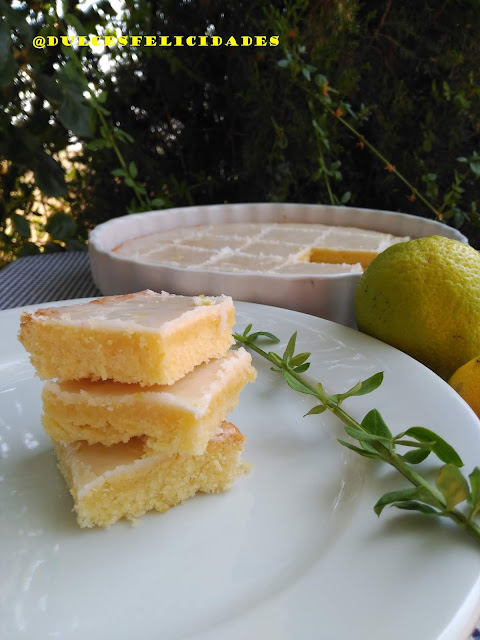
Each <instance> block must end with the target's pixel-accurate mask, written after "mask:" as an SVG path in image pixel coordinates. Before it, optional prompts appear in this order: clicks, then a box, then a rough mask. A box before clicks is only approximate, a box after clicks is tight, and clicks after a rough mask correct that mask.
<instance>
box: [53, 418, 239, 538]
mask: <svg viewBox="0 0 480 640" xmlns="http://www.w3.org/2000/svg"><path fill="white" fill-rule="evenodd" d="M244 442H245V436H244V435H243V434H241V433H240V431H239V430H238V429H237V428H236V427H235V425H233V424H231V423H229V422H224V423H222V425H221V426H220V428H219V429H218V430H217V433H216V435H215V436H214V437H213V438H212V439H211V440H210V442H209V443H208V446H207V448H206V450H205V452H204V453H203V454H202V455H200V456H190V455H182V454H175V455H173V456H162V455H156V456H147V457H144V453H145V451H144V444H143V442H142V440H141V439H139V438H132V439H131V440H130V441H129V442H127V443H119V444H115V445H112V446H111V447H106V446H104V445H101V444H93V445H89V444H87V443H85V442H74V443H71V444H65V443H60V442H55V441H53V445H54V449H55V453H56V455H57V460H58V466H59V468H60V471H61V472H62V474H63V476H64V478H65V480H66V483H67V485H68V488H69V490H70V493H71V494H72V496H73V500H74V510H75V512H76V516H77V521H78V524H79V525H80V527H93V526H96V525H97V526H102V527H105V526H110V525H111V524H113V523H115V522H117V520H120V519H121V518H128V519H134V518H137V517H139V516H141V515H143V514H144V513H146V512H147V511H150V510H152V509H155V510H156V511H160V512H164V511H167V509H170V507H173V506H175V505H178V504H180V503H182V502H184V501H185V500H187V499H188V498H190V497H192V496H193V495H195V494H196V493H197V492H204V493H218V492H222V491H226V490H228V489H230V488H231V486H232V484H233V482H234V480H235V479H236V478H237V477H238V476H241V475H243V474H244V473H246V472H247V471H248V469H249V465H248V463H246V462H244V461H243V460H242V451H243V446H244Z"/></svg>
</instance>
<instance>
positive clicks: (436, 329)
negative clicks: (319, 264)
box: [355, 236, 480, 378]
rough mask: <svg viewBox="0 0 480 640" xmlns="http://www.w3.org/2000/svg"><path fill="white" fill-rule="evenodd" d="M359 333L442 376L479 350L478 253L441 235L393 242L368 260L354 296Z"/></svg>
mask: <svg viewBox="0 0 480 640" xmlns="http://www.w3.org/2000/svg"><path fill="white" fill-rule="evenodd" d="M355 317H356V321H357V326H358V328H359V329H360V331H363V332H365V333H368V334H369V335H371V336H374V337H375V338H378V339H379V340H383V341H384V342H387V343H388V344H391V345H393V346H394V347H397V348H398V349H401V350H402V351H404V352H405V353H408V354H409V355H411V356H412V357H414V358H416V359H417V360H419V361H420V362H423V363H424V364H425V365H426V366H427V367H430V368H431V369H433V371H435V372H436V373H438V374H439V375H440V376H442V377H443V378H449V377H450V376H451V375H452V373H453V372H454V371H455V370H456V369H458V367H460V366H461V365H463V364H465V363H466V362H468V361H469V360H471V359H472V358H474V357H476V356H477V355H478V354H479V353H480V255H479V253H478V251H476V250H475V249H473V248H472V247H470V246H469V245H467V244H463V243H462V242H458V241H457V240H449V239H447V238H443V237H441V236H429V237H428V238H418V239H416V240H410V241H408V242H402V243H399V244H395V245H393V246H391V247H389V248H388V249H386V250H385V251H383V252H382V253H381V254H379V255H378V256H377V257H376V258H375V260H373V262H372V263H371V264H370V266H369V267H368V268H367V270H366V271H365V273H364V274H363V275H362V277H361V279H360V283H359V286H358V289H357V291H356V296H355Z"/></svg>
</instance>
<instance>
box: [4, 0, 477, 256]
mask: <svg viewBox="0 0 480 640" xmlns="http://www.w3.org/2000/svg"><path fill="white" fill-rule="evenodd" d="M0 16H1V17H0V102H1V113H0V264H6V263H7V262H8V261H10V260H12V259H14V258H15V257H18V256H22V255H29V254H34V253H39V252H43V251H65V250H81V249H82V248H85V240H86V237H87V232H88V229H89V228H91V227H93V226H94V225H96V224H98V223H100V222H103V221H104V220H107V219H109V218H111V217H115V216H119V215H124V214H125V213H128V212H135V211H140V210H145V209H148V208H163V207H170V206H181V205H191V204H204V203H221V202H248V201H290V202H312V203H326V204H330V203H332V202H338V203H341V204H344V203H348V205H352V206H358V207H372V208H379V209H390V210H396V211H404V212H407V213H412V214H414V215H419V216H428V217H434V216H435V215H436V217H438V218H439V219H441V220H443V221H444V222H445V223H447V224H451V225H453V226H456V227H457V228H459V229H461V230H462V231H463V232H464V233H466V235H468V237H469V238H470V240H471V243H472V244H474V246H478V245H479V244H480V234H479V231H478V219H479V215H478V210H477V209H478V207H479V205H480V203H479V185H480V182H479V179H480V158H479V156H478V149H479V142H480V39H479V38H478V33H480V5H479V3H478V2H476V0H459V1H458V2H456V3H452V2H445V1H444V0H442V1H440V0H435V1H433V0H427V1H426V2H423V3H418V2H416V1H415V0H405V1H404V2H401V3H400V2H393V1H392V0H369V1H368V2H367V1H366V0H364V1H361V0H358V1H354V0H317V1H313V2H307V1H305V0H292V1H291V2H276V1H271V2H264V1H261V2H260V1H259V0H251V1H248V2H247V1H246V0H239V1H237V2H223V1H222V2H220V1H219V0H190V1H189V2H185V1H182V0H163V1H159V0H155V1H147V0H124V1H121V0H118V1H116V2H115V1H114V0H112V2H107V1H103V0H102V1H99V2H91V1H90V2H80V3H77V2H74V1H72V0H63V2H60V1H59V2H52V3H51V2H40V1H39V2H21V1H14V2H7V0H0ZM120 33H121V34H123V35H133V34H135V35H157V36H158V35H160V34H161V35H170V36H173V35H184V36H188V35H197V36H198V35H203V34H210V35H213V34H217V35H220V36H222V37H228V36H232V35H233V36H235V37H236V38H237V39H238V40H239V41H240V38H241V36H244V35H266V36H267V37H268V36H271V35H279V36H280V44H279V45H278V46H276V47H274V46H265V47H253V46H250V47H240V46H239V47H225V46H222V47H199V46H197V47H188V46H182V47H158V46H157V47H149V46H140V47H129V46H123V47H118V46H112V47H106V48H103V47H97V48H93V49H92V48H89V47H72V46H65V45H62V44H61V41H60V38H59V43H58V44H57V45H56V46H52V47H46V48H44V49H35V48H34V47H33V46H32V40H33V38H34V37H35V36H37V35H41V36H43V37H48V36H57V37H59V36H60V35H70V36H72V35H99V36H105V35H114V36H118V35H120ZM327 98H328V100H330V101H331V103H330V104H331V106H332V108H334V114H336V116H335V115H334V116H332V115H331V113H329V112H328V111H326V110H325V108H324V107H325V99H327ZM338 116H340V117H341V118H343V119H345V121H346V122H348V123H350V124H351V125H352V126H353V127H354V128H355V130H356V131H357V132H358V134H359V136H355V135H352V133H351V131H349V130H348V129H347V128H346V127H345V126H343V125H342V122H341V120H340V118H339V117H338ZM362 136H363V137H364V139H365V140H366V141H368V142H369V143H370V144H371V145H373V146H374V147H375V148H376V149H378V150H379V151H380V152H381V154H382V155H383V157H385V158H388V163H387V164H386V163H384V162H381V161H379V158H378V157H376V156H375V155H374V154H372V153H371V151H370V150H369V149H368V148H367V147H366V146H365V144H364V143H363V142H362ZM392 169H394V171H393V170H392ZM395 171H398V172H400V173H401V174H403V175H404V176H405V177H406V178H408V181H409V182H410V183H411V184H412V185H414V186H415V188H416V189H418V190H419V191H420V192H422V194H423V195H424V196H425V198H427V199H428V200H429V202H431V203H432V210H429V209H428V208H427V207H426V206H425V204H424V203H423V202H422V201H421V200H420V199H419V198H418V197H417V196H416V194H415V193H414V192H412V191H410V190H409V189H407V188H406V186H405V184H404V183H403V182H402V181H401V180H399V179H398V177H397V176H396V175H395ZM432 211H435V212H436V213H432Z"/></svg>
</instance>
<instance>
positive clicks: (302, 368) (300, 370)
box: [293, 362, 310, 373]
mask: <svg viewBox="0 0 480 640" xmlns="http://www.w3.org/2000/svg"><path fill="white" fill-rule="evenodd" d="M309 368H310V363H309V362H305V363H304V364H301V365H300V366H298V367H293V370H294V371H295V373H304V372H305V371H307V369H309Z"/></svg>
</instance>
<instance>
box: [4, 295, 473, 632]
mask: <svg viewBox="0 0 480 640" xmlns="http://www.w3.org/2000/svg"><path fill="white" fill-rule="evenodd" d="M44 306H45V305H44ZM19 316H20V311H19V310H11V311H4V312H1V314H0V320H1V328H2V332H1V338H0V340H1V342H0V354H1V355H0V358H1V361H0V398H1V400H0V443H1V449H0V453H1V456H2V460H1V467H0V474H1V475H0V537H1V540H0V549H1V552H0V576H1V580H0V590H1V591H0V603H1V604H0V607H1V612H0V637H1V638H2V640H7V639H16V640H19V639H22V640H23V639H35V640H38V639H39V638H42V639H43V638H61V639H62V640H73V639H82V640H85V639H86V638H88V639H89V640H110V639H111V640H113V639H115V640H123V639H125V640H127V639H128V640H131V638H141V639H142V640H157V639H158V638H162V640H172V639H175V640H179V639H187V638H190V639H195V640H207V639H208V640H225V639H227V638H228V640H245V639H247V638H248V639H249V640H251V639H254V640H265V639H270V638H272V639H273V638H275V640H294V639H295V640H311V639H313V638H315V639H317V638H319V639H323V638H325V639H327V640H335V639H338V640H345V639H346V638H359V639H362V640H367V639H368V640H385V639H386V638H388V639H389V640H405V638H408V639H409V640H410V639H411V640H417V639H418V640H433V639H441V640H447V639H451V638H455V639H460V638H466V637H467V636H468V634H469V632H471V630H472V629H473V626H474V624H475V623H476V621H477V617H478V616H479V615H480V607H479V605H480V580H479V576H480V553H479V551H480V550H479V548H478V546H476V545H475V544H474V543H473V542H471V541H470V539H469V538H468V537H467V536H466V535H465V534H463V533H462V532H461V531H457V530H456V529H455V528H454V527H453V526H452V527H450V526H448V525H444V524H443V523H441V522H440V521H437V520H433V519H430V518H428V517H423V518H422V516H419V515H418V516H417V515H402V513H403V512H399V511H396V510H394V509H387V510H386V511H385V512H384V514H382V516H381V518H380V519H378V518H377V517H376V516H375V515H374V513H373V510H372V507H373V504H374V503H375V502H376V500H377V499H378V497H379V496H380V495H381V494H382V493H384V492H385V491H387V490H390V489H392V488H395V487H399V486H402V485H403V486H404V483H403V481H402V480H401V479H400V480H399V479H397V478H396V477H395V475H394V474H392V473H389V472H388V471H384V470H383V469H382V467H380V466H377V465H376V464H373V463H371V462H370V461H368V460H364V459H363V458H360V457H358V456H356V454H353V453H350V452H349V451H347V450H346V449H344V448H343V447H341V446H340V445H339V444H338V443H337V442H336V437H337V436H339V435H340V434H341V429H340V427H339V425H338V424H337V423H336V420H335V419H334V418H333V417H332V416H327V417H325V416H324V415H321V416H312V417H308V418H302V415H303V414H304V413H306V411H307V410H308V409H309V408H310V406H311V405H312V402H311V400H310V399H309V398H308V397H307V396H302V395H300V394H298V393H294V392H293V391H291V390H290V389H288V388H287V387H286V386H285V384H283V383H282V381H281V380H280V379H279V378H278V377H277V376H278V374H274V373H273V372H271V371H270V369H269V366H268V365H267V364H266V363H264V362H263V361H260V360H259V359H257V358H255V365H256V366H257V369H258V372H259V375H258V380H257V382H256V383H255V384H253V385H248V387H247V388H246V389H245V390H244V392H243V393H242V397H241V401H240V406H239V407H238V408H237V409H236V410H235V412H234V413H233V414H232V421H233V422H235V424H237V425H238V427H239V428H240V429H241V430H242V431H243V432H244V433H245V434H246V435H247V437H248V442H247V447H246V458H247V459H248V460H250V461H251V462H252V463H253V464H254V468H253V471H252V473H251V475H250V476H249V477H247V478H246V479H240V480H239V481H237V483H236V485H235V487H234V488H233V489H232V491H230V492H229V493H226V494H222V495H215V496H197V497H195V498H193V499H192V500H190V501H188V502H187V503H185V504H184V505H182V506H179V507H176V508H175V509H171V510H170V511H169V512H167V513H166V514H163V515H160V514H156V513H151V514H147V515H146V516H144V517H143V518H141V519H140V523H139V525H138V527H132V526H131V525H130V524H129V523H127V522H122V523H118V524H116V525H114V526H113V527H112V528H111V529H109V530H102V529H92V530H81V529H79V528H78V527H77V525H76V522H75V519H74V516H73V514H72V512H71V507H72V502H71V498H70V496H69V494H68V492H67V490H66V487H65V484H64V482H63V479H62V478H61V476H60V474H59V472H58V471H57V469H56V466H55V460H54V457H53V454H52V451H51V446H50V443H49V440H48V438H47V437H46V436H45V435H44V433H43V432H42V428H41V425H40V412H41V407H40V389H41V382H40V381H39V380H38V379H36V378H35V377H34V375H33V370H32V368H31V366H30V364H29V362H28V359H27V355H26V354H25V352H24V351H23V348H22V347H21V345H20V344H19V343H17V342H16V339H15V336H16V333H17V330H18V323H19ZM237 318H238V324H237V327H238V328H239V329H243V327H244V326H245V325H246V324H248V323H249V322H253V324H254V327H255V328H257V329H258V330H260V329H263V330H270V331H273V332H274V333H277V334H278V335H279V336H281V337H282V339H283V340H287V339H288V337H289V336H290V334H291V333H292V332H293V331H294V330H298V332H299V345H298V346H299V348H300V349H301V350H313V352H314V356H313V358H312V360H313V366H312V373H313V374H314V375H315V377H316V378H318V379H320V380H322V381H323V382H324V383H325V385H326V386H327V388H328V389H329V390H331V391H335V392H336V391H342V390H345V389H347V388H349V387H351V386H352V385H353V384H354V383H355V382H356V381H358V380H359V379H364V378H366V377H368V376H370V375H372V374H373V373H375V372H376V371H379V370H383V371H385V381H384V383H383V385H382V386H381V387H380V388H379V389H378V390H377V391H375V392H374V393H373V394H371V395H369V396H363V397H360V398H353V399H350V400H348V401H347V402H346V406H347V407H348V408H349V410H350V411H351V412H353V413H354V414H355V415H356V416H358V417H359V418H361V417H363V415H364V414H365V413H366V412H367V411H368V410H369V409H371V408H372V407H373V406H375V407H376V408H377V409H379V410H380V411H381V413H382V414H383V416H384V418H385V420H386V421H387V424H389V425H390V427H391V428H392V430H394V431H400V430H403V429H404V428H405V427H409V426H412V425H422V426H426V427H431V428H433V429H435V430H437V431H438V432H439V433H440V434H441V435H443V436H444V437H446V438H448V439H449V440H450V441H451V442H452V444H453V445H454V446H456V447H457V448H458V450H459V451H460V452H461V454H462V455H463V457H464V461H465V463H466V466H465V469H466V471H467V472H469V471H470V470H471V468H472V467H473V466H474V465H475V464H478V460H479V457H480V429H479V421H478V420H477V418H476V417H475V416H474V414H473V413H472V412H471V411H470V409H469V408H468V407H467V406H466V405H465V404H464V403H463V402H462V401H461V400H460V399H459V397H458V396H457V395H456V394H455V392H454V391H453V390H452V389H450V387H448V385H447V384H446V383H444V382H443V381H442V380H440V379H439V378H438V377H437V376H435V375H434V374H433V373H431V372H430V371H428V370H427V369H426V368H424V367H423V366H422V365H420V364H418V363H416V362H415V361H413V360H412V359H410V358H409V357H407V356H405V355H404V354H402V353H400V352H398V351H396V350H394V349H392V348H390V347H388V346H386V345H384V344H382V343H380V342H377V341H375V340H373V339H371V338H368V337H366V336H363V335H361V334H359V333H357V332H355V331H353V330H351V329H347V328H345V327H342V326H339V325H335V324H332V323H330V322H327V321H325V320H321V319H319V318H314V317H310V316H306V315H302V314H299V313H297V312H293V311H288V310H283V309H277V308H271V307H265V306H260V305H255V304H249V303H239V304H238V305H237ZM281 347H282V345H280V347H279V348H281ZM347 403H348V404H347Z"/></svg>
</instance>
